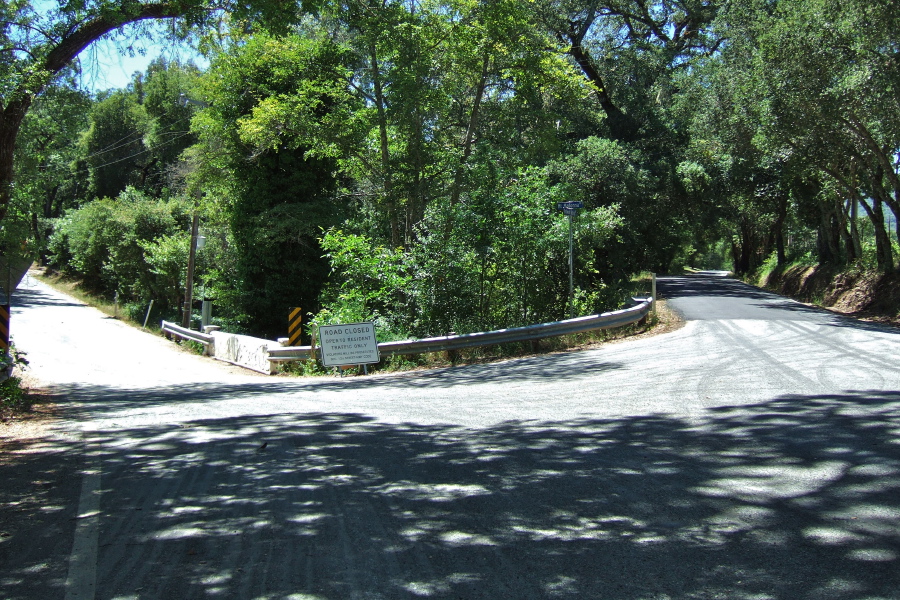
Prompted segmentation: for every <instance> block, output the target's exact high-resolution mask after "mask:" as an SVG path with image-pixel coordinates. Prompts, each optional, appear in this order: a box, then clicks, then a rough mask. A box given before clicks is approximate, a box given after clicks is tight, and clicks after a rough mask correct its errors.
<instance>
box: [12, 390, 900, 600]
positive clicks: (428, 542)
mask: <svg viewBox="0 0 900 600" xmlns="http://www.w3.org/2000/svg"><path fill="white" fill-rule="evenodd" d="M125 393H126V392H125V391H123V390H107V391H106V394H107V396H108V397H110V396H111V397H118V396H119V395H123V396H124V395H125ZM127 393H131V392H130V391H129V392H127ZM172 394H173V396H174V392H173V393H172ZM185 425H186V426H183V427H178V426H175V427H173V426H167V425H165V426H164V425H153V426H149V427H141V428H134V429H124V430H116V431H110V432H109V434H108V435H101V434H98V435H97V436H96V437H95V438H94V439H93V440H92V443H93V444H94V445H95V446H96V447H99V448H101V449H102V454H103V458H102V464H103V496H102V502H101V509H102V514H101V532H100V540H99V543H100V546H99V547H100V562H99V567H98V598H99V597H103V598H114V597H115V598H131V597H140V598H188V597H191V598H197V597H222V598H304V599H325V598H327V599H334V600H337V599H344V598H354V597H371V598H392V599H393V598H420V597H431V598H516V599H519V598H603V599H634V600H638V599H646V598H667V599H689V598H690V599H693V598H729V599H748V600H749V599H751V598H753V599H755V598H775V599H785V600H787V599H810V600H812V599H816V600H819V599H823V598H827V599H862V598H869V599H872V598H879V599H881V598H883V599H896V598H898V597H900V594H898V590H900V444H898V431H900V392H888V393H884V392H864V391H859V392H853V393H849V392H848V393H845V394H841V395H807V396H796V395H792V396H783V397H780V398H777V399H774V400H772V401H769V402H765V403H761V404H758V405H751V406H741V407H721V408H713V409H709V410H707V411H706V412H704V413H703V415H701V416H699V417H697V418H695V419H691V420H687V419H681V418H675V417H672V416H668V415H662V414H660V415H653V416H636V417H630V418H619V419H615V420H598V419H593V420H573V421H562V422H541V423H536V422H517V421H510V422H507V423H503V424H501V425H499V426H496V427H492V428H487V429H464V428H459V427H445V426H424V425H416V424H403V425H390V424H385V423H379V422H375V421H373V420H371V419H369V418H366V417H364V416H360V415H356V414H346V413H340V412H334V413H319V414H273V415H268V416H254V417H241V418H229V419H199V420H196V421H193V422H190V423H187V424H185ZM263 446H264V447H263ZM22 585H27V584H22ZM44 585H50V584H49V583H47V582H44ZM8 591H9V592H10V593H9V594H8V597H9V598H20V597H25V594H24V593H23V592H22V588H21V586H19V587H16V586H15V585H14V586H12V587H9V588H8ZM51 591H52V590H51ZM57 596H59V593H58V590H57V591H56V592H54V593H52V594H50V595H48V596H47V597H57Z"/></svg>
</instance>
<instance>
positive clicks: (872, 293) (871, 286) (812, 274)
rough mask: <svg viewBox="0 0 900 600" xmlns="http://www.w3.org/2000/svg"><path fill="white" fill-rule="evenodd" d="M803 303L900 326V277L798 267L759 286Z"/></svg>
mask: <svg viewBox="0 0 900 600" xmlns="http://www.w3.org/2000/svg"><path fill="white" fill-rule="evenodd" d="M755 283H756V284H757V285H759V286H760V287H763V288H765V289H768V290H772V291H774V292H777V293H779V294H782V295H785V296H789V297H791V298H794V299H795V300H799V301H801V302H807V303H810V304H816V305H819V306H822V307H824V308H828V309H831V310H834V311H836V312H839V313H841V314H845V315H848V316H852V317H857V318H861V319H866V320H869V321H876V322H879V323H884V324H890V325H895V326H900V274H898V273H890V274H883V273H873V272H871V271H862V270H841V269H838V268H835V267H832V266H829V265H814V266H809V265H794V266H790V267H788V268H786V269H783V270H778V269H776V270H774V271H772V272H771V273H768V274H767V275H766V276H764V277H762V278H761V279H759V280H758V281H757V282H755Z"/></svg>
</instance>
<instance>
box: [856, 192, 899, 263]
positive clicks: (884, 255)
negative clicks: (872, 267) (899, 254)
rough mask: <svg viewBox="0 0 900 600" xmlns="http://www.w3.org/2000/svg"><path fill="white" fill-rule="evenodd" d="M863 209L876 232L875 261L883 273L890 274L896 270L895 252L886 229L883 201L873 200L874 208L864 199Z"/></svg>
mask: <svg viewBox="0 0 900 600" xmlns="http://www.w3.org/2000/svg"><path fill="white" fill-rule="evenodd" d="M861 200H862V202H861V204H862V207H863V209H865V211H866V214H868V215H869V219H870V220H871V221H872V227H873V228H874V230H875V260H876V263H877V264H878V270H879V271H881V272H882V273H890V272H891V271H892V270H893V268H894V252H893V249H892V248H891V238H890V236H889V235H888V233H887V231H886V230H885V227H884V210H883V209H882V207H881V200H879V199H878V198H875V199H873V201H872V206H869V203H868V202H867V201H866V200H865V199H862V198H861Z"/></svg>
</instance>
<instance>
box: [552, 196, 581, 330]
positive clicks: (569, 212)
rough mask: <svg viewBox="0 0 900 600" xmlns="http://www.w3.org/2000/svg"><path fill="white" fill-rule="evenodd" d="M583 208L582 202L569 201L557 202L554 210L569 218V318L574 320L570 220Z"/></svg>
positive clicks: (572, 251) (573, 271)
mask: <svg viewBox="0 0 900 600" xmlns="http://www.w3.org/2000/svg"><path fill="white" fill-rule="evenodd" d="M579 208H584V202H581V201H578V200H571V201H569V202H557V203H556V210H561V211H562V213H563V214H564V215H566V216H567V217H568V218H569V318H570V319H574V318H575V262H574V258H573V254H574V243H573V237H572V218H573V217H575V216H576V215H577V214H578V209H579Z"/></svg>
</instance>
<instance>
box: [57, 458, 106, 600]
mask: <svg viewBox="0 0 900 600" xmlns="http://www.w3.org/2000/svg"><path fill="white" fill-rule="evenodd" d="M85 461H86V463H87V464H86V465H85V469H84V471H83V472H82V474H83V475H84V479H83V480H82V483H81V498H80V499H79V500H78V517H77V522H76V525H75V541H74V543H73V544H72V554H71V555H70V556H69V576H68V577H67V578H66V597H65V600H93V598H94V595H95V593H96V591H97V539H98V536H99V534H100V456H99V452H93V451H91V449H90V448H89V447H88V444H87V443H85Z"/></svg>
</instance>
